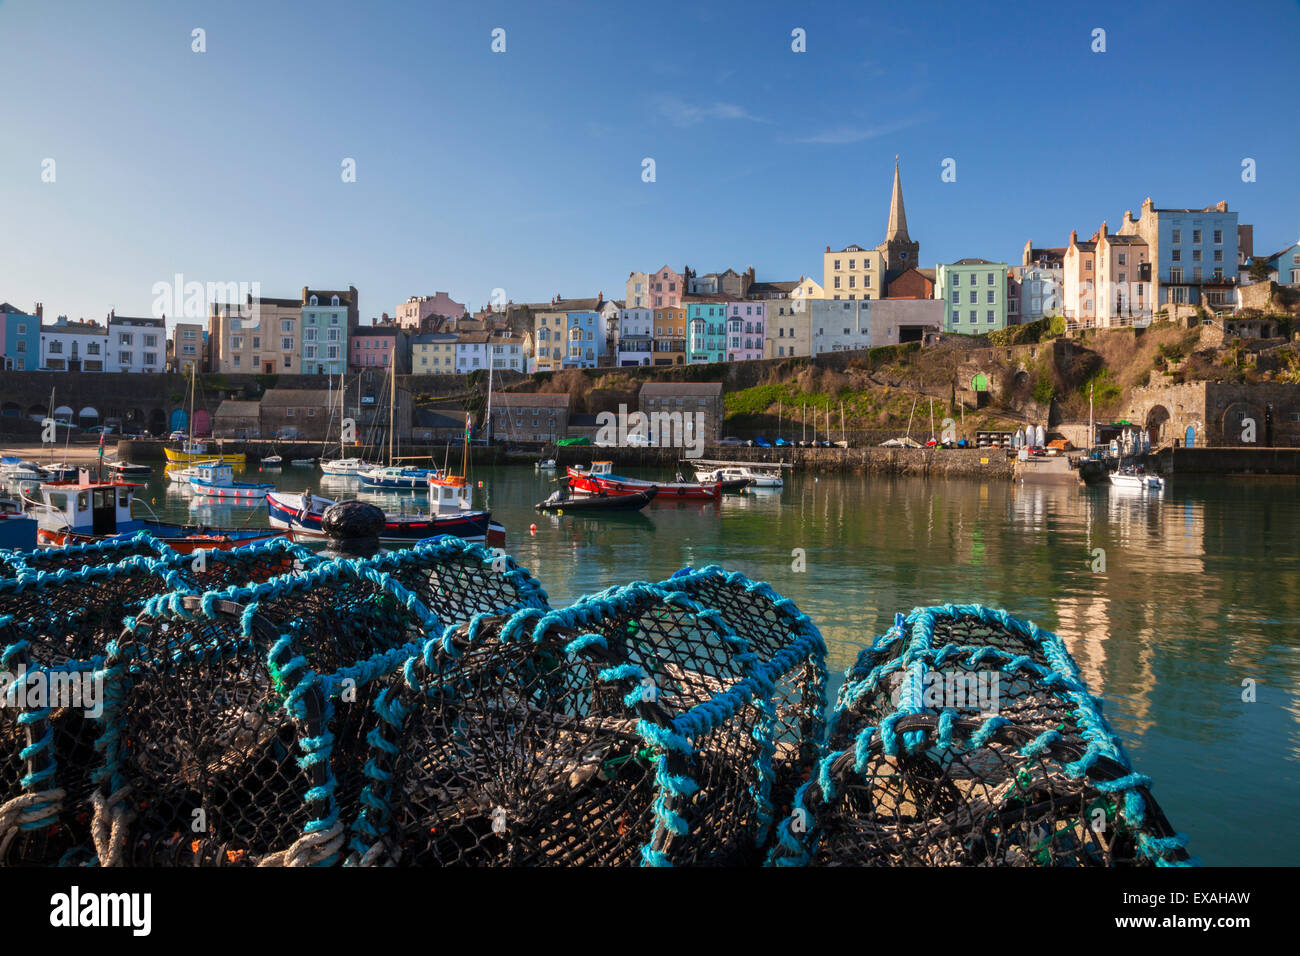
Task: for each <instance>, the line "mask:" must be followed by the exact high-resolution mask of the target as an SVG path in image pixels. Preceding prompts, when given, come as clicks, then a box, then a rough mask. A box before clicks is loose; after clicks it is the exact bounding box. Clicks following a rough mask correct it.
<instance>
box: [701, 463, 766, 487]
mask: <svg viewBox="0 0 1300 956" xmlns="http://www.w3.org/2000/svg"><path fill="white" fill-rule="evenodd" d="M695 477H696V478H698V479H699V480H700V481H707V482H712V481H720V482H722V490H723V491H726V490H728V485H729V483H731V482H740V483H741V484H739V485H733V486H732V487H751V488H780V487H782V486H783V485H784V484H785V482H784V481H783V480H782V478H781V475H780V473H775V474H774V473H772V472H768V471H761V470H759V471H756V470H755V469H753V468H748V467H744V466H730V467H723V468H712V469H697V470H696V472H695Z"/></svg>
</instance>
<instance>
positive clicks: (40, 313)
mask: <svg viewBox="0 0 1300 956" xmlns="http://www.w3.org/2000/svg"><path fill="white" fill-rule="evenodd" d="M36 317H37V318H38V319H43V318H45V305H44V303H41V302H37V303H36Z"/></svg>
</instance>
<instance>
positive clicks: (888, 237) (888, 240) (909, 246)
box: [876, 161, 921, 282]
mask: <svg viewBox="0 0 1300 956" xmlns="http://www.w3.org/2000/svg"><path fill="white" fill-rule="evenodd" d="M876 251H877V252H879V253H880V254H881V255H883V256H884V259H885V281H886V282H893V281H894V280H895V279H897V278H898V277H899V276H900V275H902V274H903V273H904V272H906V271H907V270H908V269H914V268H919V267H920V264H921V260H920V255H921V244H920V243H919V242H913V241H912V239H911V237H910V236H908V234H907V213H906V212H905V211H904V210H903V184H902V182H901V180H900V179H899V177H898V162H897V161H895V162H894V192H893V195H892V196H890V198H889V228H888V229H887V230H886V231H885V241H884V242H882V243H881V244H880V245H878V246H876Z"/></svg>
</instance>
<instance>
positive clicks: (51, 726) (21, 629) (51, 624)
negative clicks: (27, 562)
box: [0, 555, 175, 863]
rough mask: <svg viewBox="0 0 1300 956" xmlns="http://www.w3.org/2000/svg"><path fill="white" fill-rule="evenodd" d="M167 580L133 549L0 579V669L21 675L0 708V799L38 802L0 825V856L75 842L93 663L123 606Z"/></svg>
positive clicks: (86, 767)
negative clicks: (16, 823) (17, 830)
mask: <svg viewBox="0 0 1300 956" xmlns="http://www.w3.org/2000/svg"><path fill="white" fill-rule="evenodd" d="M174 583H175V582H174V580H173V579H172V577H171V574H170V572H169V571H168V570H167V569H166V568H165V567H164V566H163V565H162V564H161V563H160V562H159V561H157V560H154V559H151V558H146V557H142V556H140V555H132V556H129V557H126V558H123V559H122V560H121V561H119V562H117V563H116V564H109V565H96V566H83V567H81V568H80V569H79V570H72V569H70V568H61V569H59V570H55V571H39V572H35V573H30V572H24V573H23V574H21V575H20V576H19V577H17V578H13V579H9V580H0V662H2V666H0V670H3V671H4V672H5V673H6V674H8V675H14V676H15V677H17V676H18V675H21V679H20V680H14V681H13V682H12V683H11V684H10V685H9V687H8V688H7V690H6V691H5V693H6V694H7V697H8V699H7V701H6V704H7V706H5V707H3V708H0V747H3V748H4V757H3V762H4V767H5V769H4V770H3V771H0V787H3V789H0V808H3V807H4V805H5V804H6V803H9V802H10V801H18V803H16V804H13V806H18V805H20V804H22V805H26V804H31V803H32V802H33V801H34V802H35V803H37V804H39V807H36V808H33V807H31V806H27V807H26V809H25V810H24V811H23V813H24V816H25V822H24V823H23V826H22V829H23V833H22V834H21V835H20V836H21V839H18V838H17V837H15V836H13V835H10V836H9V838H8V839H7V840H6V839H5V835H4V833H3V832H0V845H2V846H0V850H2V851H3V852H0V863H15V862H22V863H36V862H49V861H51V860H57V859H58V858H60V857H61V856H62V855H63V854H64V853H65V852H66V851H68V850H69V849H70V848H72V847H73V846H74V845H75V844H77V843H79V842H81V841H80V840H79V839H78V838H77V837H76V836H75V835H74V834H75V833H76V832H77V831H81V832H83V833H84V832H85V823H86V821H87V820H88V819H89V797H90V794H91V790H92V784H91V778H90V770H91V768H92V767H93V766H94V763H95V753H94V747H93V742H94V740H95V738H96V737H98V736H99V734H100V733H101V728H100V726H99V724H98V715H99V712H100V709H101V706H102V694H103V689H102V687H103V685H102V681H101V680H100V678H99V674H98V667H99V665H100V663H101V662H102V661H103V657H104V652H105V649H106V647H107V645H108V643H109V642H110V641H111V640H112V638H113V637H114V636H116V635H117V634H118V633H119V632H120V631H121V628H122V619H123V616H124V615H126V614H129V613H131V612H132V610H133V609H136V608H139V607H140V606H141V605H142V604H143V603H144V602H145V601H147V600H148V599H149V598H150V597H151V596H154V595H157V594H159V593H162V592H166V591H168V590H169V589H170V588H171V587H172V586H173V585H174ZM34 814H38V816H37V818H33V815H34ZM6 819H8V820H9V821H10V822H11V823H12V821H13V817H12V813H11V814H10V815H8V816H6V815H5V814H4V813H3V810H2V809H0V831H3V830H4V821H5V820H6Z"/></svg>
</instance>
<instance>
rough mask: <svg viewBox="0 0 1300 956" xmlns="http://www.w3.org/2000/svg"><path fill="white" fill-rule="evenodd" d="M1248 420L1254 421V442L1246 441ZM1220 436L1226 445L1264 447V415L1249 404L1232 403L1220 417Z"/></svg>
mask: <svg viewBox="0 0 1300 956" xmlns="http://www.w3.org/2000/svg"><path fill="white" fill-rule="evenodd" d="M1247 419H1253V420H1254V426H1253V430H1254V434H1253V441H1246V440H1245V436H1246V434H1247V431H1248V429H1247V424H1246V420H1247ZM1219 434H1220V435H1221V436H1222V439H1223V443H1224V444H1225V445H1250V444H1255V445H1262V444H1263V443H1264V413H1263V412H1262V411H1260V410H1259V409H1257V408H1255V407H1253V406H1252V405H1251V404H1250V403H1249V402H1240V401H1238V402H1231V403H1229V405H1228V407H1227V408H1225V409H1224V410H1223V414H1222V415H1221V416H1220V417H1219Z"/></svg>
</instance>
